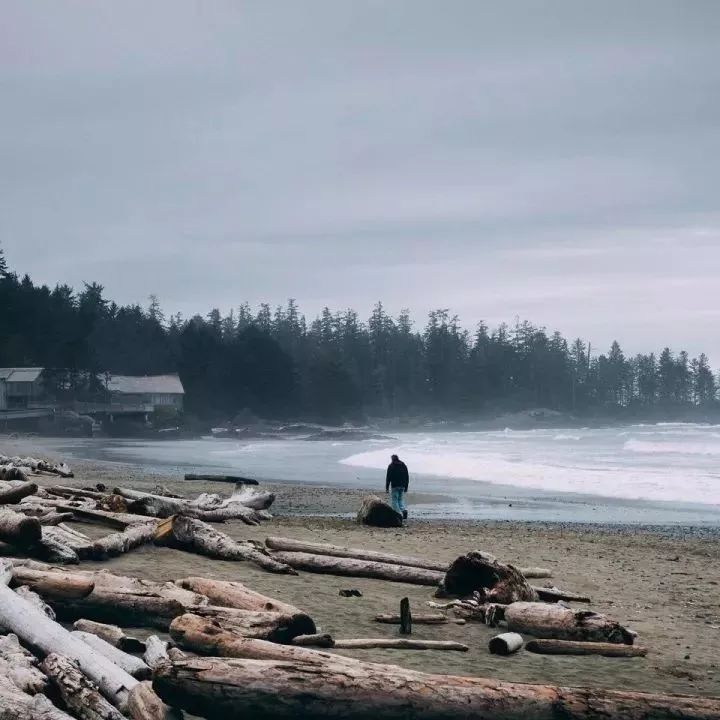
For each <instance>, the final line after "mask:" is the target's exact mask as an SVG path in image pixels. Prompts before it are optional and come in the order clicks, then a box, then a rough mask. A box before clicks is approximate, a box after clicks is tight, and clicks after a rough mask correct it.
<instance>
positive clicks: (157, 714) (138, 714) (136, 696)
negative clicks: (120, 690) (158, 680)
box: [127, 680, 182, 720]
mask: <svg viewBox="0 0 720 720" xmlns="http://www.w3.org/2000/svg"><path fill="white" fill-rule="evenodd" d="M127 714H128V715H129V716H130V717H131V718H132V720H171V719H172V718H182V715H179V714H175V712H174V711H173V710H172V709H171V708H169V707H168V706H167V705H165V703H163V701H162V700H160V698H159V697H158V695H157V694H156V693H155V691H154V690H153V687H152V684H151V683H150V682H149V681H147V680H145V681H143V682H140V683H138V684H137V685H136V686H135V687H134V688H133V689H132V690H131V691H130V697H129V698H128V704H127Z"/></svg>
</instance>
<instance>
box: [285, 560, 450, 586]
mask: <svg viewBox="0 0 720 720" xmlns="http://www.w3.org/2000/svg"><path fill="white" fill-rule="evenodd" d="M273 557H274V558H275V559H276V560H278V561H279V562H281V563H285V564H287V565H289V566H290V567H293V568H295V569H296V570H307V571H308V572H316V573H325V574H329V575H342V576H347V577H365V578H377V579H378V580H391V581H393V582H403V583H410V584H411V585H429V586H433V585H437V584H438V583H439V582H440V581H441V580H442V579H443V574H442V573H439V572H436V571H435V570H424V569H423V568H418V567H408V566H406V565H390V564H388V563H381V562H373V561H370V560H353V559H352V558H341V557H333V556H331V555H311V554H310V553H300V552H277V553H275V554H274V555H273Z"/></svg>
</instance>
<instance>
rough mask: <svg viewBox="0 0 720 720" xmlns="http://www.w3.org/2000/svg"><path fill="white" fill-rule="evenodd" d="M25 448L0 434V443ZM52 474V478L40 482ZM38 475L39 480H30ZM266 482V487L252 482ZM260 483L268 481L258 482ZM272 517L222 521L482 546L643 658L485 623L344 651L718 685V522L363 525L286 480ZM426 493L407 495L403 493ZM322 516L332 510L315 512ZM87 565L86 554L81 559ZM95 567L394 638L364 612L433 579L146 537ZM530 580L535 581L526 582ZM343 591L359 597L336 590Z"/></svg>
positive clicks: (581, 676) (629, 682)
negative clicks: (457, 644)
mask: <svg viewBox="0 0 720 720" xmlns="http://www.w3.org/2000/svg"><path fill="white" fill-rule="evenodd" d="M40 445H41V441H38V443H37V446H35V444H34V443H32V442H31V443H28V442H27V441H22V442H17V443H15V442H13V441H8V440H6V439H0V451H5V452H18V451H21V450H25V451H27V450H29V449H31V448H32V447H33V446H35V449H36V450H37V449H38V446H40ZM74 469H75V471H76V478H75V480H74V481H67V482H68V483H70V482H73V483H74V484H76V485H79V486H82V485H89V484H94V483H96V482H103V483H105V484H106V485H108V486H109V487H112V486H115V485H127V486H131V487H135V488H138V489H152V488H153V486H154V485H155V484H156V483H163V484H165V485H166V486H168V487H169V488H171V489H173V490H175V491H178V492H183V493H186V494H188V495H195V494H197V493H198V492H201V491H208V490H210V491H215V492H223V493H228V492H229V491H230V489H231V487H232V486H229V485H227V484H219V483H218V484H212V483H188V482H185V481H182V480H178V475H170V474H162V473H158V474H148V473H145V472H142V471H140V470H139V469H138V468H137V467H133V466H125V465H120V464H113V463H97V462H77V461H76V462H74ZM49 480H50V481H52V479H49ZM42 484H48V480H46V479H43V480H42ZM263 487H266V486H263ZM268 487H269V486H268ZM272 489H273V490H274V491H275V492H276V493H277V501H276V503H275V505H274V506H273V512H274V513H275V515H276V516H275V518H274V519H273V520H272V521H271V522H267V523H264V524H263V525H262V526H259V527H248V526H246V525H243V524H239V523H227V524H225V525H224V526H222V529H223V530H224V531H226V532H228V533H229V534H231V535H233V536H234V537H237V538H248V539H255V540H263V539H264V538H265V537H267V536H268V535H282V536H286V537H292V538H297V539H304V540H312V541H318V542H330V543H335V544H343V545H352V546H360V547H365V548H369V549H377V550H385V551H389V552H396V553H402V554H408V555H410V554H412V555H419V556H422V557H428V558H432V559H434V560H442V561H448V562H449V561H451V560H452V559H453V558H454V557H456V556H457V555H459V554H462V553H464V552H467V551H468V550H472V549H481V550H486V551H489V552H492V553H494V554H495V555H497V556H498V557H500V558H501V559H503V560H506V561H508V562H513V563H516V564H518V565H540V566H544V567H549V568H551V569H552V570H553V573H554V576H553V578H552V580H551V581H548V582H552V583H554V584H556V585H557V586H559V587H562V588H564V589H568V590H572V591H575V592H580V593H583V594H587V595H590V596H591V597H592V599H593V602H592V604H591V606H590V607H591V608H592V609H593V610H597V611H599V612H603V613H606V614H609V615H611V616H612V617H614V618H615V619H617V620H619V621H620V622H622V623H623V624H625V625H626V626H628V627H630V628H631V629H633V630H635V631H637V632H638V633H639V638H638V643H639V644H642V645H644V646H646V647H647V648H648V649H649V653H648V656H647V657H646V658H632V659H629V658H628V659H626V658H622V659H615V658H597V657H550V656H539V655H533V654H531V653H529V652H524V651H521V652H519V653H517V654H516V655H513V656H511V657H508V658H502V657H497V656H493V655H490V654H489V653H488V650H487V642H488V640H489V639H490V637H492V635H493V634H494V632H495V631H493V630H491V629H489V628H486V627H485V626H483V625H480V624H476V623H472V624H467V625H465V626H457V625H445V626H416V627H415V628H414V631H413V637H415V638H418V639H449V640H459V641H461V642H464V643H466V644H467V645H469V646H470V651H469V652H467V653H459V652H442V653H441V652H429V651H425V652H412V651H395V650H366V651H346V654H348V655H352V656H353V657H362V658H365V659H372V660H374V661H379V662H388V663H395V664H399V665H403V666H406V667H410V668H415V669H419V670H424V671H428V672H445V673H453V674H465V675H476V676H485V677H496V678H501V679H504V680H512V681H521V682H533V683H551V684H560V685H576V686H600V687H608V688H622V689H632V690H645V691H654V692H674V693H687V694H697V695H715V696H720V668H719V667H718V656H717V649H718V647H720V585H719V584H718V583H719V582H720V546H719V545H718V534H717V532H718V531H717V528H714V529H713V528H681V527H678V526H668V527H652V528H649V527H643V526H628V525H574V524H568V523H566V524H553V523H515V522H513V523H511V522H498V521H485V522H484V521H473V522H430V521H423V522H419V521H412V516H411V520H410V522H409V524H408V526H407V527H406V528H403V529H402V530H400V529H393V530H380V529H370V528H365V527H362V526H359V525H357V524H356V523H355V522H354V521H353V520H352V519H351V518H349V517H337V516H341V515H346V514H350V513H353V512H354V511H355V510H356V509H357V507H358V505H359V498H360V497H361V495H362V494H363V492H364V491H360V490H348V489H345V490H339V489H337V488H322V487H317V486H312V487H308V486H302V485H296V484H292V485H291V484H288V485H280V484H278V485H274V486H272ZM433 499H434V498H432V497H422V496H418V497H413V495H412V494H411V495H410V497H409V503H410V506H411V514H412V505H413V503H415V504H417V503H419V502H428V501H432V500H433ZM331 514H334V515H336V517H328V515H331ZM90 565H91V564H90ZM97 565H98V566H102V567H105V568H107V569H108V570H110V571H112V572H117V573H128V574H134V575H137V576H139V577H146V578H152V579H167V580H173V579H177V578H180V577H184V576H188V575H202V576H207V577H215V578H222V579H228V580H237V581H240V582H243V583H245V584H247V585H249V586H250V587H252V588H254V589H256V590H258V591H260V592H263V593H266V594H269V595H272V596H274V597H277V598H278V599H280V600H284V601H287V602H291V603H293V604H295V605H298V606H299V607H302V608H304V609H305V610H307V611H308V612H309V613H310V614H311V615H312V616H313V618H314V619H315V621H316V623H317V624H318V625H319V626H320V627H321V629H322V630H323V631H324V632H330V633H332V634H333V635H334V636H336V637H338V638H350V637H395V636H397V633H398V631H397V628H395V627H394V626H389V625H380V624H376V623H374V622H373V617H374V616H375V615H376V614H378V613H384V612H395V611H397V609H398V606H399V602H400V599H401V598H402V597H404V596H407V597H409V598H410V601H411V606H412V608H413V609H415V610H416V611H418V612H421V611H423V610H427V609H428V608H427V606H426V602H427V601H428V600H430V599H432V589H431V588H425V587H416V586H411V585H404V584H398V583H390V582H383V581H377V580H364V579H359V578H340V577H333V576H330V575H315V574H310V573H302V574H301V575H300V576H298V577H289V576H281V575H273V574H270V573H266V572H264V571H262V570H260V569H256V568H255V567H254V566H252V565H249V564H247V563H233V562H223V561H217V560H210V559H207V558H203V557H200V556H196V555H190V554H188V553H183V552H179V551H174V550H170V549H167V548H154V547H145V548H141V549H138V550H136V551H133V552H131V553H129V554H127V555H125V556H123V557H121V558H117V559H115V560H112V561H110V562H106V563H102V564H100V563H98V564H97ZM534 582H536V583H538V584H542V583H543V582H546V581H534ZM344 588H357V589H359V590H361V591H362V593H363V596H362V597H360V598H344V597H340V596H339V595H338V592H339V590H341V589H344Z"/></svg>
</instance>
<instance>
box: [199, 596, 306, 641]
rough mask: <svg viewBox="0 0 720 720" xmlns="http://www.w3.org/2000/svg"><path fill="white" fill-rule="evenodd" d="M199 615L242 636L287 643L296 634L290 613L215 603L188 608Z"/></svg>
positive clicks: (297, 633)
mask: <svg viewBox="0 0 720 720" xmlns="http://www.w3.org/2000/svg"><path fill="white" fill-rule="evenodd" d="M188 612H192V613H194V614H196V615H199V616H200V617H204V618H207V619H210V620H216V621H217V622H219V623H220V624H221V625H222V627H224V628H226V629H228V630H231V631H232V632H234V633H236V634H238V635H242V636H243V637H248V638H255V639H258V640H270V641H272V642H280V643H288V642H290V641H291V640H292V639H293V638H294V637H295V636H296V635H301V634H302V633H299V632H298V631H297V624H296V623H295V622H294V618H293V616H292V615H285V614H283V613H277V612H271V611H265V610H237V609H236V608H226V607H219V606H217V605H196V606H194V607H191V608H188ZM313 627H314V625H313Z"/></svg>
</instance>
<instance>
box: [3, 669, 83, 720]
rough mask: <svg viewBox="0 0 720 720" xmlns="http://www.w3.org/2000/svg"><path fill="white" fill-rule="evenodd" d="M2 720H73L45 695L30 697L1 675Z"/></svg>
mask: <svg viewBox="0 0 720 720" xmlns="http://www.w3.org/2000/svg"><path fill="white" fill-rule="evenodd" d="M0 720H73V717H72V716H71V715H68V714H67V713H65V712H63V711H62V710H59V709H58V708H56V707H55V706H54V705H53V704H52V703H51V702H50V701H49V700H48V699H47V698H46V697H45V696H44V695H41V694H37V695H28V694H26V693H25V692H23V691H22V690H20V689H19V688H18V687H17V686H16V685H15V684H14V683H13V682H12V681H11V680H10V679H9V678H8V677H6V676H5V675H3V674H0Z"/></svg>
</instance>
